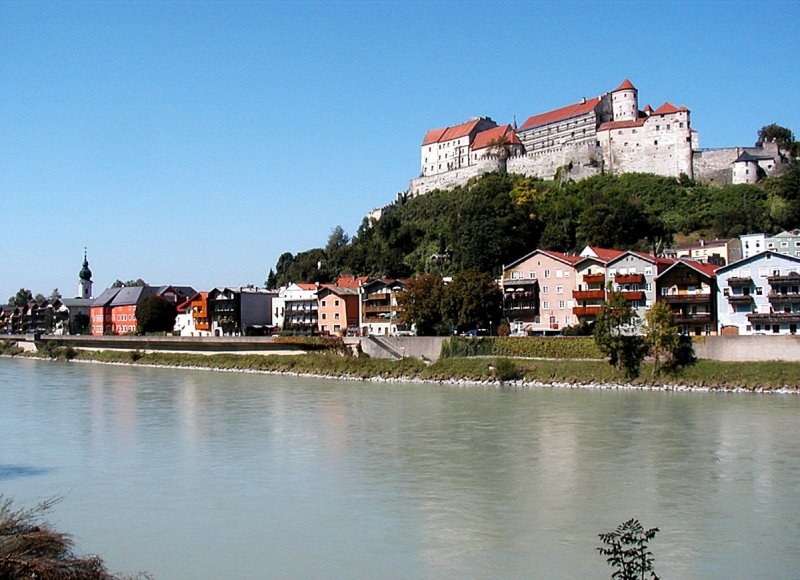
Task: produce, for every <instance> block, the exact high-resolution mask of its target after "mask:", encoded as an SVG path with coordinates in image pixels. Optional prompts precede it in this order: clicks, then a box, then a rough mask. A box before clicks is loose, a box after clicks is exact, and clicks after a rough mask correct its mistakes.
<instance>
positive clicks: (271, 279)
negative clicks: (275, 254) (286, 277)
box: [264, 268, 278, 289]
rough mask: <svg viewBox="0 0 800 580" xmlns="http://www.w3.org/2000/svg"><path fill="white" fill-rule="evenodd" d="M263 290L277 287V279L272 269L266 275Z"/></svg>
mask: <svg viewBox="0 0 800 580" xmlns="http://www.w3.org/2000/svg"><path fill="white" fill-rule="evenodd" d="M264 287H265V288H270V289H273V288H277V287H278V277H277V276H276V275H275V270H273V269H272V268H270V269H269V274H267V279H266V281H264Z"/></svg>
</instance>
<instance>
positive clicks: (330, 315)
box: [317, 284, 359, 335]
mask: <svg viewBox="0 0 800 580" xmlns="http://www.w3.org/2000/svg"><path fill="white" fill-rule="evenodd" d="M317 300H318V302H319V309H318V311H319V318H318V319H317V324H318V328H319V331H320V332H321V333H323V334H333V335H338V334H342V333H346V332H347V331H348V330H349V331H350V332H351V333H356V332H358V300H359V298H358V289H357V288H342V287H340V286H332V285H329V284H324V285H323V286H322V287H321V288H320V289H319V292H318V293H317Z"/></svg>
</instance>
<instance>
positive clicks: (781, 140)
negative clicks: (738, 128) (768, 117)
mask: <svg viewBox="0 0 800 580" xmlns="http://www.w3.org/2000/svg"><path fill="white" fill-rule="evenodd" d="M758 140H759V142H761V143H771V142H773V141H774V142H775V143H777V144H778V146H779V147H780V148H781V149H787V148H788V147H789V146H790V145H791V144H792V143H794V133H792V131H791V129H787V128H786V127H781V126H780V125H777V124H776V123H770V124H769V125H764V126H763V127H761V129H759V130H758Z"/></svg>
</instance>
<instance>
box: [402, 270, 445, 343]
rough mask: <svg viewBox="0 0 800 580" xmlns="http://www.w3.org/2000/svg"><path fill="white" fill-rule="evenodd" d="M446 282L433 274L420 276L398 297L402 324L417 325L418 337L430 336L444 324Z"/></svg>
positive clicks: (410, 282)
mask: <svg viewBox="0 0 800 580" xmlns="http://www.w3.org/2000/svg"><path fill="white" fill-rule="evenodd" d="M444 292H445V287H444V282H443V281H442V278H441V277H439V276H435V275H433V274H420V275H419V276H417V277H416V278H414V279H412V280H409V282H408V283H407V284H406V285H405V288H404V289H403V291H402V292H400V293H399V294H398V296H397V303H398V307H399V310H400V322H401V323H403V324H405V325H407V326H411V325H412V324H413V325H416V329H417V335H419V336H430V335H433V334H436V329H437V327H438V326H439V325H441V324H442V302H443V300H444Z"/></svg>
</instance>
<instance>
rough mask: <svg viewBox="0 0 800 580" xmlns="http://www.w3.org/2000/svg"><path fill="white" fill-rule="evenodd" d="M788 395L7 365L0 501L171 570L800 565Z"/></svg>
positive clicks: (424, 574)
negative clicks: (611, 552)
mask: <svg viewBox="0 0 800 580" xmlns="http://www.w3.org/2000/svg"><path fill="white" fill-rule="evenodd" d="M799 441H800V397H798V396H793V395H775V394H772V395H767V394H714V393H691V392H642V391H623V390H609V391H594V390H579V389H575V390H572V389H549V388H538V389H497V388H489V387H458V386H440V385H430V384H415V383H405V384H401V383H379V382H362V381H332V380H316V379H306V378H294V377H281V376H267V375H254V374H244V373H221V372H206V371H193V370H173V369H155V368H134V367H125V366H109V365H98V364H80V363H65V362H49V361H31V360H18V359H8V358H6V359H0V493H2V494H4V495H6V496H11V497H13V498H14V499H15V501H16V502H18V503H19V504H24V505H30V504H31V503H32V502H35V501H37V500H39V499H43V498H48V497H52V496H63V499H62V501H61V502H60V503H58V504H57V505H56V506H55V507H54V508H53V510H52V512H51V513H50V515H49V519H50V520H51V521H52V522H53V523H54V524H55V525H56V527H58V528H59V529H62V530H63V531H67V532H70V533H71V534H73V535H74V537H75V539H76V544H77V551H78V552H79V553H97V554H100V555H102V556H103V557H104V558H105V560H106V563H107V564H108V565H109V567H110V569H112V570H114V571H120V572H125V573H135V572H137V571H140V570H146V571H149V572H150V573H152V574H153V575H154V576H155V577H156V578H158V579H166V578H304V579H305V578H404V579H406V578H431V579H433V578H436V579H443V578H608V577H610V573H611V568H610V567H609V566H608V565H607V564H606V563H605V562H604V559H603V557H602V556H600V555H599V554H598V553H597V550H596V548H597V546H599V545H600V542H599V539H598V536H597V534H598V533H600V532H603V531H607V530H610V529H613V528H614V527H616V526H617V525H618V524H619V523H621V522H622V521H624V520H626V519H628V518H630V517H637V518H638V519H640V520H641V522H642V523H643V525H645V527H656V526H657V527H659V528H660V530H661V531H660V533H659V534H658V535H657V536H656V538H655V540H654V541H653V542H652V544H651V549H652V550H653V553H654V555H655V569H656V571H657V572H658V573H659V575H660V576H661V577H662V578H789V577H797V576H798V575H799V574H800V534H798V532H800V491H798V490H799V489H800V487H798V484H800V445H798V442H799Z"/></svg>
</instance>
